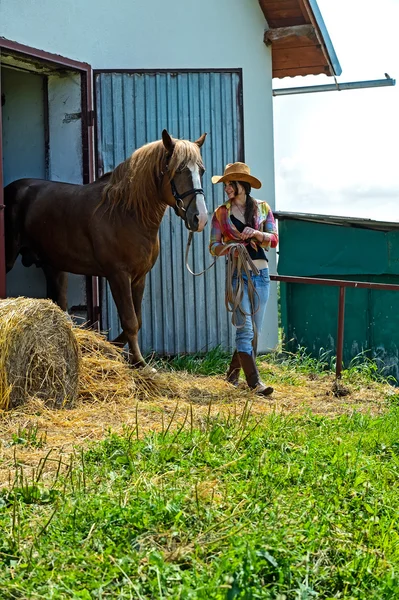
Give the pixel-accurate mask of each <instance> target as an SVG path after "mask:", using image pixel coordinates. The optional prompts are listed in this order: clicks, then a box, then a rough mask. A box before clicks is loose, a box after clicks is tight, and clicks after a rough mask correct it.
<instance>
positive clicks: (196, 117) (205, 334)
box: [95, 70, 243, 354]
mask: <svg viewBox="0 0 399 600" xmlns="http://www.w3.org/2000/svg"><path fill="white" fill-rule="evenodd" d="M95 80H96V88H95V89H96V108H97V136H98V140H97V147H98V162H99V165H101V169H102V172H104V173H105V172H107V171H111V170H112V169H114V168H115V167H116V165H118V164H119V163H120V162H122V161H123V160H125V159H126V158H127V157H128V156H129V155H130V154H131V153H132V152H133V151H134V150H135V149H136V148H139V147H140V146H142V145H143V144H145V143H147V142H151V141H154V140H158V139H160V138H161V134H162V130H163V129H164V128H166V129H167V130H168V131H169V132H170V133H171V134H172V135H173V136H174V137H176V138H185V139H190V140H195V139H197V138H198V137H199V136H200V135H201V134H202V133H203V132H207V133H208V136H207V139H206V142H205V144H204V146H203V147H202V156H203V159H204V163H205V167H206V173H205V175H204V179H203V186H204V189H205V193H206V202H207V206H208V210H209V215H210V217H211V214H212V211H213V210H214V208H215V207H216V206H217V205H219V204H221V203H222V202H223V186H213V185H212V184H211V181H210V178H211V175H213V174H219V173H222V172H223V169H224V166H225V165H226V163H228V162H233V161H236V160H243V152H242V135H243V129H242V92H241V72H240V71H232V70H229V71H217V72H205V71H196V72H191V71H190V72H181V71H177V72H175V71H173V72H147V71H146V72H112V73H111V72H96V73H95ZM100 172H101V171H100ZM209 232H210V218H209V221H208V225H207V227H206V228H205V230H204V232H203V233H200V234H196V235H194V242H193V247H192V250H191V251H190V264H191V266H192V268H193V270H194V271H196V272H198V271H201V270H203V269H204V268H205V267H206V266H207V265H209V264H210V263H211V260H212V257H211V256H210V254H209V252H208V243H209ZM187 236H188V231H187V229H186V228H185V226H184V224H183V221H182V220H181V219H179V218H178V217H176V215H175V214H174V212H173V211H172V210H171V209H170V208H168V209H167V212H166V214H165V217H164V219H163V222H162V225H161V228H160V242H161V251H160V256H159V258H158V261H157V263H156V265H155V266H154V268H153V269H152V271H151V273H150V274H149V275H147V282H146V290H145V294H144V300H143V324H142V329H141V334H140V336H141V337H140V344H141V349H142V352H144V353H145V354H148V353H150V352H156V353H159V354H178V353H182V352H189V353H192V352H199V351H206V350H208V349H210V348H213V347H215V346H217V345H219V344H220V345H222V346H223V347H226V348H228V347H231V346H232V327H231V324H230V318H229V316H228V315H227V312H226V309H225V306H224V277H225V265H224V261H223V259H219V260H218V262H217V264H216V268H215V267H214V268H213V269H211V270H210V271H208V272H207V273H206V274H205V275H202V276H201V277H193V276H192V275H191V274H190V273H189V272H188V271H187V270H186V268H185V263H184V254H185V248H186V242H187ZM103 318H104V324H105V326H106V328H107V329H108V330H109V331H110V338H113V337H116V335H118V334H119V332H120V323H119V319H118V316H117V313H116V307H115V305H114V303H113V300H112V297H111V294H110V291H109V289H108V287H106V289H105V297H104V298H103Z"/></svg>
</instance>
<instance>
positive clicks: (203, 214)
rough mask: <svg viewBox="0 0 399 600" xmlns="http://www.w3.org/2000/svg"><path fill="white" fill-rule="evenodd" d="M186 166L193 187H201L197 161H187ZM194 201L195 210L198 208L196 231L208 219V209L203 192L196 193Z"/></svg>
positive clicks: (200, 228)
mask: <svg viewBox="0 0 399 600" xmlns="http://www.w3.org/2000/svg"><path fill="white" fill-rule="evenodd" d="M187 166H188V168H189V169H190V172H191V178H192V181H193V189H201V188H202V184H201V177H200V173H199V167H198V165H197V163H189V164H188V165H187ZM195 201H196V205H197V210H198V215H197V219H198V229H197V231H202V230H203V229H204V227H205V225H206V224H207V221H208V210H207V208H206V204H205V196H204V194H197V195H196V196H195Z"/></svg>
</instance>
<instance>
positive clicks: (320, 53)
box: [259, 0, 342, 78]
mask: <svg viewBox="0 0 399 600" xmlns="http://www.w3.org/2000/svg"><path fill="white" fill-rule="evenodd" d="M259 4H260V7H261V9H262V11H263V14H264V15H265V18H266V21H267V23H268V25H269V29H267V30H266V31H265V37H264V42H265V44H266V45H268V46H269V45H271V47H272V58H273V77H280V78H282V77H295V76H296V75H320V74H324V75H329V76H333V75H340V74H341V72H342V69H341V66H340V64H339V61H338V58H337V55H336V54H335V50H334V47H333V45H332V42H331V39H330V36H329V34H328V31H327V28H326V26H325V24H324V21H323V17H322V16H321V12H320V10H319V7H318V6H317V2H316V0H259Z"/></svg>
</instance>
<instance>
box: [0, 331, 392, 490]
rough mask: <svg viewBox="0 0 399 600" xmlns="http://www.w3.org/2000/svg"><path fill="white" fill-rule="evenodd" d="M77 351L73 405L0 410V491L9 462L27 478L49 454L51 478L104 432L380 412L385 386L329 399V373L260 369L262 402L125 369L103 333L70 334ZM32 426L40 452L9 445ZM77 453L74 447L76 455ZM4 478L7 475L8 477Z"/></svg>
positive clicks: (222, 388)
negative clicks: (247, 414)
mask: <svg viewBox="0 0 399 600" xmlns="http://www.w3.org/2000/svg"><path fill="white" fill-rule="evenodd" d="M74 331H75V335H76V337H77V339H78V342H79V346H80V348H81V355H82V359H81V363H82V367H81V383H80V392H79V395H78V399H77V403H76V407H74V408H73V409H71V410H68V411H65V410H49V409H48V408H47V407H46V406H45V405H44V403H43V402H41V401H39V400H38V399H37V398H33V399H31V400H29V401H28V402H27V403H26V404H25V405H23V406H20V407H18V408H16V409H15V410H14V411H12V412H11V411H9V412H8V413H5V412H3V414H2V415H1V412H0V487H1V486H2V485H8V482H9V478H10V476H11V477H12V473H13V472H14V469H15V464H16V461H17V462H18V464H19V465H21V468H23V469H24V472H25V473H26V475H27V476H28V477H29V476H30V471H31V470H32V469H35V468H36V469H37V465H38V462H39V461H40V459H43V457H44V456H47V453H48V452H49V449H53V451H52V452H51V455H50V458H49V459H48V460H47V462H46V467H45V469H44V470H43V477H44V478H46V477H48V478H49V479H51V477H52V473H54V472H55V471H56V469H57V468H58V464H59V457H61V459H62V461H63V464H65V465H66V464H68V463H69V460H70V455H71V453H74V452H76V448H78V449H80V448H82V447H83V448H84V447H86V446H87V445H88V444H89V442H91V441H93V440H100V439H103V438H104V437H105V436H106V435H107V433H108V432H109V431H114V432H122V431H123V429H124V428H128V429H130V430H132V432H133V435H137V436H139V437H142V436H143V435H145V434H146V433H148V432H149V431H162V430H163V429H165V428H167V427H168V426H169V424H170V423H171V426H170V430H171V431H172V430H174V429H176V428H177V427H180V426H182V425H183V424H185V426H186V427H191V426H194V427H196V426H199V427H201V426H203V425H204V423H206V422H207V419H208V418H211V419H214V418H223V417H224V416H227V415H230V416H231V417H232V418H234V417H237V418H240V417H241V415H242V413H243V411H244V410H245V411H246V410H248V409H249V408H250V410H251V412H252V414H253V415H255V416H256V418H257V419H258V418H261V417H262V416H264V415H268V414H270V413H277V414H304V413H308V412H309V411H312V412H314V413H317V414H322V415H324V416H328V417H334V416H336V415H339V414H343V413H352V412H353V411H360V412H371V413H374V414H378V413H381V412H382V411H384V410H385V409H386V407H387V403H386V398H387V395H388V394H389V386H383V385H380V384H378V385H377V384H374V383H371V384H370V386H367V388H365V387H360V388H357V387H356V386H351V387H352V390H351V395H350V396H347V397H342V398H336V397H334V396H333V394H332V384H333V381H334V377H333V376H332V375H325V376H324V375H323V376H320V377H317V378H316V379H315V378H309V377H307V376H306V375H301V374H297V376H296V378H295V383H294V384H290V383H287V382H286V381H287V377H286V373H285V372H284V371H283V370H282V369H281V367H279V366H278V365H273V364H268V363H267V361H265V363H264V364H263V363H262V364H261V370H262V371H266V370H267V371H268V376H269V378H270V379H272V381H273V386H274V387H275V389H276V391H275V393H274V394H273V396H272V397H271V398H266V399H263V398H261V397H258V396H256V395H255V394H254V393H252V392H250V391H248V388H247V387H246V386H245V383H244V382H242V384H240V386H239V387H238V388H237V389H236V388H234V387H233V386H231V385H229V384H227V383H226V382H225V381H224V379H223V376H212V377H203V376H194V375H190V374H189V373H187V372H184V371H163V372H159V373H157V374H156V375H155V376H153V375H148V374H146V373H140V372H138V371H135V370H132V369H131V368H130V367H129V366H128V364H127V363H126V360H125V357H124V355H123V352H122V351H121V350H120V349H118V348H115V347H114V346H112V345H111V344H109V343H108V342H107V341H106V340H105V338H104V337H103V336H100V335H99V334H97V333H95V332H93V331H87V330H83V329H74ZM33 427H37V428H38V432H39V434H41V433H46V444H45V446H44V447H43V448H37V447H32V446H31V445H29V444H26V445H19V444H17V445H15V444H13V442H12V440H13V435H15V433H16V432H18V431H23V430H26V429H28V428H31V429H32V428H33ZM78 452H79V450H78ZM10 474H11V475H10Z"/></svg>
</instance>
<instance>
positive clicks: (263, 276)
mask: <svg viewBox="0 0 399 600" xmlns="http://www.w3.org/2000/svg"><path fill="white" fill-rule="evenodd" d="M242 278H243V282H244V295H243V299H242V303H241V308H242V310H243V311H244V312H245V313H247V315H246V316H245V317H244V316H243V315H242V314H241V313H239V311H237V314H236V322H237V323H238V325H242V324H243V326H242V327H237V329H236V347H237V351H238V352H246V353H247V354H252V352H253V347H252V340H253V339H254V330H253V326H252V317H251V311H252V308H251V303H250V300H249V297H248V278H247V276H246V275H245V274H244V273H243V274H242ZM251 279H252V282H253V284H254V286H255V290H256V292H257V294H255V298H254V302H255V309H258V310H257V311H256V313H255V318H254V321H255V326H256V330H257V333H258V336H259V334H260V331H261V329H262V325H263V320H264V317H265V310H266V304H267V301H268V299H269V293H270V277H269V269H261V270H260V271H259V275H252V274H251ZM236 288H237V275H235V274H234V275H233V289H234V290H236ZM244 318H245V322H244Z"/></svg>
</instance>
